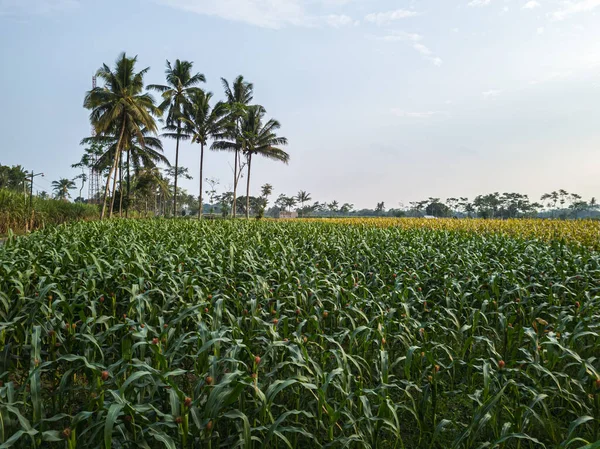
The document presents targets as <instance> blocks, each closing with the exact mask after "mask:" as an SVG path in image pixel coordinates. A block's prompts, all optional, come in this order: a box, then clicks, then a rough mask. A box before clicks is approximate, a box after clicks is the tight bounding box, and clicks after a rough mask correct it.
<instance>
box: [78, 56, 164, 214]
mask: <svg viewBox="0 0 600 449" xmlns="http://www.w3.org/2000/svg"><path fill="white" fill-rule="evenodd" d="M136 62H137V56H135V57H133V58H128V57H127V55H126V54H125V53H122V54H121V55H120V56H119V58H118V59H117V61H116V65H115V69H114V71H113V70H111V69H110V68H109V67H108V66H107V65H106V64H104V65H103V66H102V67H101V68H100V69H99V70H98V72H97V74H96V76H97V77H98V78H99V79H100V80H102V81H104V86H99V87H96V88H94V89H92V90H91V91H89V92H88V93H87V95H86V97H85V100H84V103H83V104H84V107H85V108H87V109H91V110H92V112H91V114H90V121H91V122H92V125H93V126H94V130H95V132H96V134H97V135H99V136H113V138H115V139H116V141H117V145H116V151H115V152H114V155H113V161H112V165H111V167H110V169H109V173H108V176H107V178H106V187H105V189H104V201H103V204H102V212H101V215H100V219H103V218H104V217H105V215H106V200H107V197H108V191H109V185H110V178H111V176H112V175H113V174H114V179H113V189H112V190H113V194H114V192H115V187H116V182H117V169H118V167H119V161H120V158H121V153H122V152H123V149H124V148H125V147H126V146H127V145H126V139H127V137H128V136H133V135H135V136H137V138H138V141H139V142H140V144H141V146H142V147H145V137H144V135H143V133H142V130H143V129H144V128H146V129H147V130H148V132H150V133H153V134H156V131H157V126H156V120H155V118H154V115H155V114H157V113H158V112H159V111H158V109H157V108H156V106H155V104H154V98H152V96H151V95H149V94H147V93H143V90H144V75H145V74H146V73H147V72H148V70H149V67H147V68H145V69H143V70H142V71H140V72H137V73H136V72H135V64H136ZM113 204H114V201H111V206H110V214H109V216H110V217H112V211H113Z"/></svg>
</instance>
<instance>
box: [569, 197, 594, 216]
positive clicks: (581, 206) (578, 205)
mask: <svg viewBox="0 0 600 449" xmlns="http://www.w3.org/2000/svg"><path fill="white" fill-rule="evenodd" d="M577 196H579V195H577ZM579 198H581V197H579ZM589 207H590V206H589V204H588V203H587V201H581V200H575V201H573V202H572V203H571V204H570V205H569V209H571V210H572V212H573V214H574V216H575V219H577V218H578V217H579V213H580V212H586V211H588V210H589Z"/></svg>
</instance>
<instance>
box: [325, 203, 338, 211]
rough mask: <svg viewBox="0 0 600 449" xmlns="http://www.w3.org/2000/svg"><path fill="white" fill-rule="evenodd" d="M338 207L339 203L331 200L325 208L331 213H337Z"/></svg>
mask: <svg viewBox="0 0 600 449" xmlns="http://www.w3.org/2000/svg"><path fill="white" fill-rule="evenodd" d="M339 206H340V203H338V202H337V200H333V201H332V202H331V203H329V204H328V205H327V207H328V208H329V210H330V211H331V212H337V211H338V208H339Z"/></svg>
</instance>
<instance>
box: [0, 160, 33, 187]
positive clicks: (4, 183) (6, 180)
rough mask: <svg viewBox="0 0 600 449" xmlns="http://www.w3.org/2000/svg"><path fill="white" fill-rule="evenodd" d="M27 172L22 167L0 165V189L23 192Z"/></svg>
mask: <svg viewBox="0 0 600 449" xmlns="http://www.w3.org/2000/svg"><path fill="white" fill-rule="evenodd" d="M26 179H27V172H26V171H25V170H24V169H23V167H21V166H20V165H13V166H12V167H9V166H8V165H2V164H0V189H10V190H16V191H21V192H22V191H23V183H24V182H26Z"/></svg>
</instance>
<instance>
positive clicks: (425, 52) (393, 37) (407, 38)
mask: <svg viewBox="0 0 600 449" xmlns="http://www.w3.org/2000/svg"><path fill="white" fill-rule="evenodd" d="M378 39H380V40H384V41H387V42H411V43H412V44H411V47H412V48H413V49H414V50H416V51H417V52H419V53H420V54H421V55H422V56H423V58H424V59H426V60H427V61H429V62H431V63H432V64H433V65H435V66H436V67H439V66H441V65H442V64H443V61H442V58H440V57H438V56H435V55H434V53H433V52H432V51H431V50H430V49H429V47H427V46H425V45H424V44H422V43H421V42H420V41H421V40H422V39H423V36H421V35H420V34H416V33H406V32H404V31H395V32H392V33H390V34H388V35H386V36H383V37H379V38H378Z"/></svg>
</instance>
